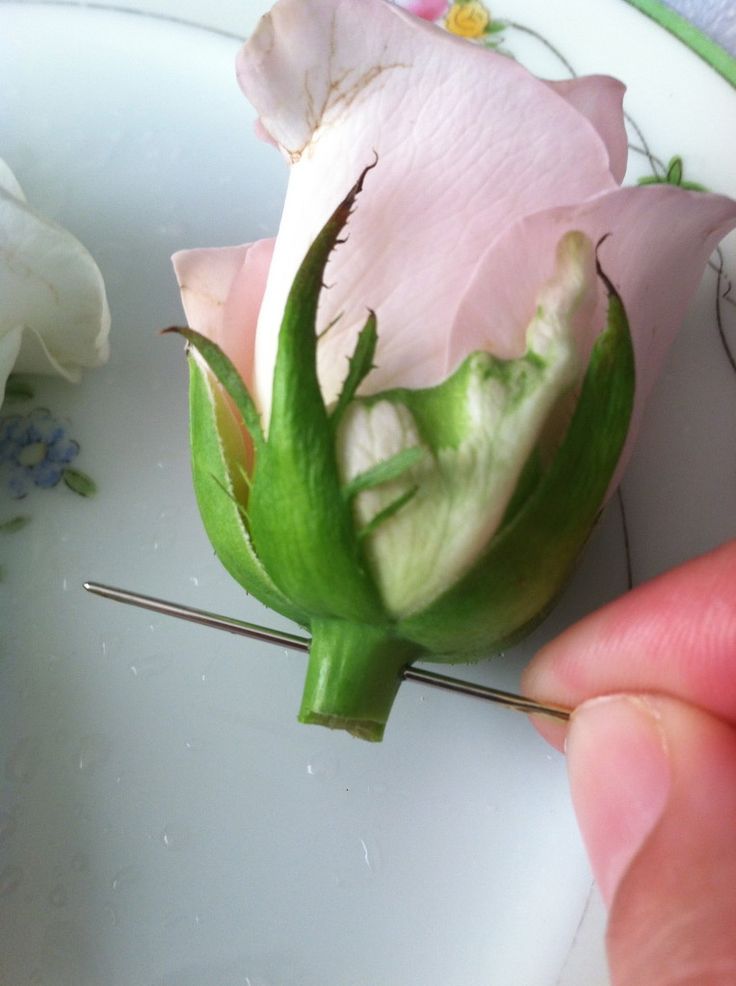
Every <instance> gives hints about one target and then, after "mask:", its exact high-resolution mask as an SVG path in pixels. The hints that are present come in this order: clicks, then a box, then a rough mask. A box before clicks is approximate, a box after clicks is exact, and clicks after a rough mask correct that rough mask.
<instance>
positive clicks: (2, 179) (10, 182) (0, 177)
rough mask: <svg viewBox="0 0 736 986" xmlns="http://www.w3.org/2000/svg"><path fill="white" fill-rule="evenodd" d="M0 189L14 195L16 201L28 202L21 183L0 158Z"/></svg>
mask: <svg viewBox="0 0 736 986" xmlns="http://www.w3.org/2000/svg"><path fill="white" fill-rule="evenodd" d="M0 189H2V190H3V191H4V192H7V193H8V194H9V195H12V196H13V198H14V199H18V200H19V201H21V202H25V201H26V197H25V195H24V193H23V189H22V188H21V187H20V182H19V181H18V179H17V178H16V177H15V175H14V174H13V172H12V171H11V170H10V168H9V167H8V165H7V164H6V162H5V161H3V159H2V158H0Z"/></svg>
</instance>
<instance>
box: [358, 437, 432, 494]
mask: <svg viewBox="0 0 736 986" xmlns="http://www.w3.org/2000/svg"><path fill="white" fill-rule="evenodd" d="M426 454H427V452H426V450H425V449H423V448H419V447H418V446H414V447H413V448H405V449H402V450H401V451H400V452H397V453H396V455H392V456H391V457H390V458H388V459H384V460H383V461H382V462H378V463H376V465H375V466H371V468H370V469H366V471H365V472H361V473H358V475H357V476H354V477H353V479H351V480H350V482H349V483H346V484H345V485H344V486H343V488H342V495H343V496H344V497H345V498H346V499H348V500H349V499H351V498H352V497H354V496H357V495H358V493H362V492H363V491H364V490H371V489H373V488H374V487H376V486H383V484H384V483H390V482H391V481H392V480H394V479H398V478H399V477H400V476H402V475H403V474H404V473H405V472H406V471H407V470H408V469H411V468H412V466H415V465H417V463H419V462H421V460H422V459H423V458H424V457H425V456H426Z"/></svg>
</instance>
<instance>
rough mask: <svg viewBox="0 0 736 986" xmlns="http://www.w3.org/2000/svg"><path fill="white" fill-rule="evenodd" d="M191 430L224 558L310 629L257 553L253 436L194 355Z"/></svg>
mask: <svg viewBox="0 0 736 986" xmlns="http://www.w3.org/2000/svg"><path fill="white" fill-rule="evenodd" d="M189 429H190V443H191V450H192V476H193V480H194V490H195V494H196V497H197V503H198V505H199V510H200V513H201V515H202V520H203V522H204V526H205V530H206V531H207V535H208V537H209V539H210V541H211V543H212V546H213V547H214V549H215V552H216V554H217V556H218V558H219V559H220V561H221V562H222V564H223V565H224V566H225V568H226V569H227V571H228V572H229V573H230V575H232V577H233V578H234V579H235V580H236V581H237V582H239V583H240V585H242V586H243V588H245V589H246V590H247V591H248V592H249V593H251V594H252V595H253V596H255V597H256V599H259V600H260V601H261V602H262V603H265V605H266V606H270V607H271V608H272V609H275V610H277V611H278V612H279V613H282V614H283V615H284V616H286V617H288V618H289V619H291V620H294V621H295V622H296V623H299V624H301V625H302V626H308V625H309V616H308V614H307V613H306V612H305V611H304V610H302V609H300V608H299V607H298V606H295V605H294V604H293V603H292V602H290V601H289V600H288V599H287V598H286V597H285V596H284V595H282V593H281V592H279V590H278V589H277V588H276V586H275V585H274V584H273V582H272V580H271V579H270V578H269V575H268V573H267V572H266V570H265V569H264V567H263V565H262V564H261V562H260V560H259V558H258V556H257V555H256V553H255V550H254V548H253V543H252V541H251V538H250V534H249V531H248V527H247V523H246V517H247V513H246V510H247V503H248V487H247V478H246V476H245V470H244V468H243V465H244V463H246V462H247V461H248V456H249V454H250V451H251V450H250V449H249V448H248V441H247V437H246V435H245V434H244V432H243V426H242V423H241V421H240V420H238V416H237V412H236V410H235V409H234V408H233V404H232V403H231V402H230V401H229V400H228V399H227V397H226V395H225V393H224V391H223V390H222V388H221V387H220V385H219V384H218V383H217V381H216V380H215V378H214V377H213V376H212V374H211V373H210V372H208V370H207V368H206V367H205V366H203V365H202V363H201V361H199V360H198V359H197V358H196V357H194V356H190V357H189Z"/></svg>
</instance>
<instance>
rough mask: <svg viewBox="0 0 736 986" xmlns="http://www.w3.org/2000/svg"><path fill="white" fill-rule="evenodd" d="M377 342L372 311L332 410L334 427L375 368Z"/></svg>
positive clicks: (374, 316) (359, 336)
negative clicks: (374, 359)
mask: <svg viewBox="0 0 736 986" xmlns="http://www.w3.org/2000/svg"><path fill="white" fill-rule="evenodd" d="M377 343H378V331H377V328H376V313H375V312H373V311H371V312H369V313H368V318H367V320H366V323H365V325H364V326H363V328H362V329H361V330H360V334H359V335H358V341H357V343H356V345H355V352H354V353H353V355H352V356H351V357H350V360H349V362H348V375H347V376H346V377H345V382H344V383H343V385H342V390H341V391H340V396H339V397H338V399H337V403H336V404H335V407H334V408H333V410H332V414H331V419H332V427H333V429H336V428H337V426H338V424H339V423H340V419H341V418H342V416H343V414H344V413H345V408H346V407H347V406H348V404H349V403H350V401H351V400H352V399H353V398H354V397H355V394H356V391H357V389H358V387H359V386H360V385H361V383H362V382H363V381H364V380H365V378H366V377H367V376H368V374H369V373H370V372H371V370H372V369H373V357H374V356H375V354H376V345H377Z"/></svg>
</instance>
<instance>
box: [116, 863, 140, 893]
mask: <svg viewBox="0 0 736 986" xmlns="http://www.w3.org/2000/svg"><path fill="white" fill-rule="evenodd" d="M137 880H138V868H137V867H136V866H123V868H122V869H120V870H118V871H117V873H116V874H115V876H114V877H113V878H112V884H111V885H112V889H113V890H114V891H115V893H122V892H124V891H125V890H127V889H129V888H130V887H132V886H133V885H134V884H135V883H136V881H137Z"/></svg>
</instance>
